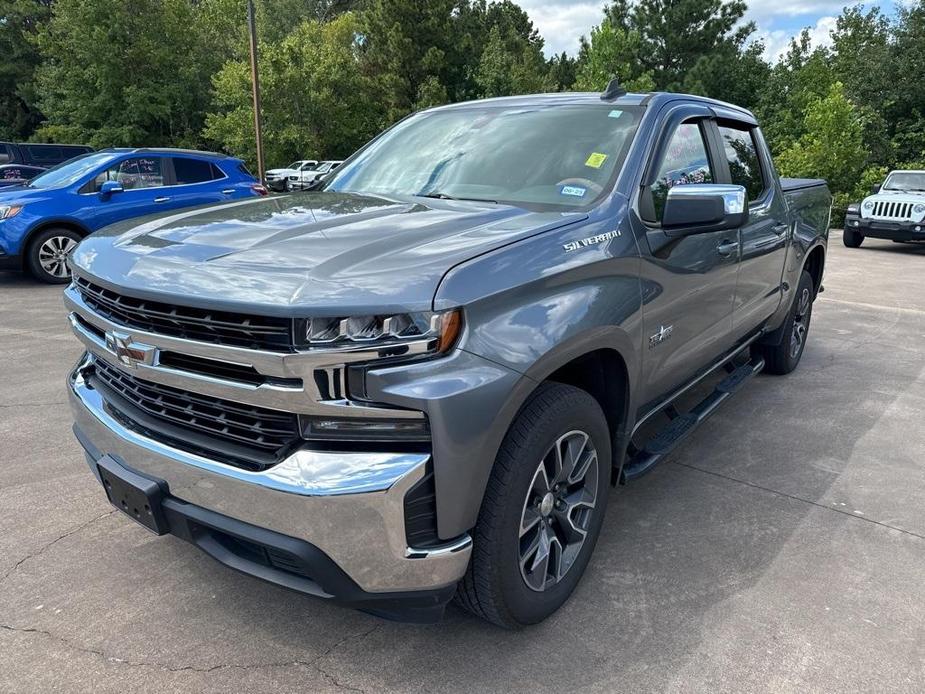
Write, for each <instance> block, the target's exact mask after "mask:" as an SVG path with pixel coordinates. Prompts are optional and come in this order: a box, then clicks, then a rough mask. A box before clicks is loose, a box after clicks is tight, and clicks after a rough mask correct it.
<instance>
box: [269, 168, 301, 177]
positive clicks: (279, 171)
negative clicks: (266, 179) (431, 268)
mask: <svg viewBox="0 0 925 694" xmlns="http://www.w3.org/2000/svg"><path fill="white" fill-rule="evenodd" d="M296 170H297V169H268V170H267V171H265V172H264V175H267V176H268V175H271V174H272V175H273V176H278V175H280V174H289V173H293V172H294V171H296Z"/></svg>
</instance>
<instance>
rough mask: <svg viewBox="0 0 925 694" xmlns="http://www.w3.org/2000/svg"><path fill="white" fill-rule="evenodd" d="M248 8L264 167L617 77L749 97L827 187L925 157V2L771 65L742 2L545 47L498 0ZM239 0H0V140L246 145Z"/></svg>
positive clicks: (784, 146)
mask: <svg viewBox="0 0 925 694" xmlns="http://www.w3.org/2000/svg"><path fill="white" fill-rule="evenodd" d="M255 4H256V7H257V28H258V35H259V41H260V71H261V76H262V83H263V97H264V99H263V111H264V113H263V116H264V133H265V138H266V149H267V152H268V163H270V164H271V165H275V164H280V163H284V162H285V161H287V160H291V159H295V158H299V157H303V156H311V157H340V156H345V155H347V154H349V153H350V152H352V151H353V150H355V149H356V148H357V147H359V146H361V145H362V144H363V143H364V142H365V141H367V140H368V139H369V138H370V137H372V136H373V135H374V134H375V133H376V132H378V131H379V130H381V129H382V128H384V127H387V126H388V125H390V124H391V123H393V122H395V121H396V120H398V119H400V118H402V117H404V116H406V115H407V114H408V113H410V112H411V111H413V110H415V109H418V108H424V107H428V106H432V105H436V104H442V103H446V102H452V101H461V100H466V99H477V98H482V97H489V96H505V95H510V94H519V93H528V92H539V91H558V90H568V89H579V90H600V89H603V88H604V86H605V85H606V84H607V82H608V81H609V80H610V79H611V77H613V76H615V75H616V76H617V77H619V78H620V79H621V81H622V82H623V84H624V85H625V86H626V87H628V88H629V89H633V90H640V91H641V90H649V89H656V90H669V91H684V92H691V93H695V94H703V95H705V96H710V97H714V98H717V99H721V100H724V101H729V102H732V103H736V104H739V105H742V106H745V107H748V108H750V109H752V110H754V111H755V112H756V115H757V116H758V117H759V120H760V121H761V123H762V126H763V130H764V132H765V135H766V136H767V138H768V142H769V144H770V146H771V148H772V151H773V153H774V154H775V156H777V157H779V158H780V162H781V168H783V169H785V170H787V171H788V172H791V173H794V172H799V173H801V174H803V175H813V176H822V175H825V176H828V177H829V178H830V179H831V181H832V185H833V189H835V190H837V192H838V193H839V195H842V196H849V195H856V194H858V191H859V190H862V189H863V187H865V186H867V185H868V184H869V180H870V179H872V178H875V177H876V176H878V175H881V172H882V171H883V169H884V168H890V167H894V166H896V165H898V164H899V163H901V162H917V161H918V162H921V161H922V160H925V89H922V87H921V76H922V75H923V74H925V41H923V40H922V37H923V36H925V0H910V1H909V2H905V3H900V4H898V5H897V8H896V9H895V11H892V12H891V13H889V14H887V13H886V12H885V11H881V10H879V9H877V8H876V7H873V8H871V7H865V6H862V5H857V6H849V7H846V8H845V9H844V10H843V11H842V12H841V14H840V16H839V17H838V19H837V22H836V25H835V29H834V31H833V33H832V37H831V42H830V44H829V45H821V46H820V45H813V44H812V42H811V41H810V33H809V32H808V31H804V32H802V33H801V34H799V35H798V36H796V37H795V38H794V39H793V40H792V42H791V44H790V46H789V48H788V50H787V51H786V52H785V53H784V55H783V56H782V57H781V58H780V59H779V60H775V61H773V62H769V61H767V60H766V59H765V58H764V47H763V45H762V44H761V43H760V42H759V41H757V40H756V38H755V35H754V26H753V25H752V24H751V23H750V22H748V21H746V17H747V13H746V5H745V2H744V0H612V1H611V2H608V3H607V5H606V6H605V7H604V13H603V15H604V16H603V18H602V21H601V22H600V24H598V25H597V26H595V27H589V31H588V34H587V35H586V37H583V38H582V39H581V41H580V43H579V45H578V46H577V49H578V50H577V55H576V56H575V57H572V56H570V55H568V54H566V53H560V54H558V55H554V56H552V57H550V58H548V59H547V58H546V57H545V56H544V53H543V47H544V45H543V38H542V36H541V35H540V33H539V32H538V31H537V29H536V27H535V26H534V25H533V23H532V22H531V20H530V17H529V15H528V14H527V13H526V12H525V11H524V9H523V8H522V7H520V6H519V5H518V4H517V3H516V2H515V1H514V0H415V1H414V2H409V1H408V0H255ZM245 8H246V3H245V1H244V0H133V2H131V3H129V2H118V1H117V2H113V1H112V0H2V4H0V138H6V139H9V138H15V139H19V138H32V139H43V140H52V141H62V140H71V141H81V142H87V143H89V144H92V145H96V146H100V147H103V146H112V145H135V146H139V145H164V146H199V147H218V148H224V149H226V150H228V151H230V152H233V153H235V154H239V155H242V156H245V157H246V158H248V159H250V160H251V161H253V157H254V154H253V150H254V144H253V135H252V131H253V126H252V123H253V113H252V106H251V98H250V71H249V65H248V58H249V49H248V41H247V29H246V21H245ZM825 109H833V110H832V111H831V112H825ZM840 128H844V129H840ZM858 128H860V135H858V132H859V131H858ZM828 146H831V147H833V148H834V149H833V150H832V155H831V156H827V155H826V154H825V152H826V147H828ZM862 155H863V156H862ZM833 162H838V164H837V165H834V164H833Z"/></svg>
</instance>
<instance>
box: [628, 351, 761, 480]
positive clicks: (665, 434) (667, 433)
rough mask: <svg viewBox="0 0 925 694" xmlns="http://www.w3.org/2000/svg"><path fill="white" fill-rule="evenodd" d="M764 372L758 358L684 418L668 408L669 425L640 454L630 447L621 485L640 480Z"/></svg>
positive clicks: (734, 373)
mask: <svg viewBox="0 0 925 694" xmlns="http://www.w3.org/2000/svg"><path fill="white" fill-rule="evenodd" d="M763 368H764V359H760V358H759V359H758V360H756V361H751V362H749V363H747V364H743V365H742V366H740V367H738V368H735V369H734V370H733V371H731V372H730V374H729V375H728V376H726V378H724V379H723V380H722V381H720V382H719V383H718V384H717V385H716V387H715V388H714V389H713V392H712V393H710V394H709V395H708V396H707V397H705V398H704V399H703V400H701V401H700V402H699V403H698V404H697V405H696V406H695V407H693V408H692V409H691V411H690V412H686V413H685V414H680V413H678V411H677V410H676V409H675V408H674V406H673V405H668V406H667V407H666V408H665V409H664V412H665V414H667V415H668V416H669V417H670V418H671V421H670V422H669V423H668V424H667V426H665V428H664V429H662V430H661V431H659V432H658V433H657V434H656V435H655V436H653V437H652V438H651V439H649V440H648V441H647V442H646V445H645V446H644V447H643V448H642V450H637V449H636V448H635V447H634V446H632V444H631V447H630V454H629V457H628V459H627V461H626V463H625V464H624V465H623V471H622V473H621V475H620V482H621V483H626V482H629V481H631V480H634V479H636V478H638V477H641V476H642V475H644V474H646V473H647V472H649V471H650V470H651V469H652V468H654V467H655V466H656V465H658V464H659V463H660V462H662V460H664V459H665V458H666V457H667V456H668V454H669V453H671V452H672V451H673V450H674V449H675V448H677V446H678V444H680V443H681V442H682V441H683V440H684V439H686V438H687V437H688V436H689V435H690V434H691V432H693V431H694V429H696V428H697V425H698V424H700V423H702V422H703V421H704V420H705V419H706V418H707V417H709V416H710V415H711V414H713V413H714V412H715V411H716V408H717V407H719V406H720V405H721V404H722V403H723V402H725V401H726V400H727V399H728V398H730V397H731V396H732V395H733V394H734V393H736V392H737V391H738V390H739V389H740V388H741V387H742V386H743V385H744V384H745V383H746V382H747V381H748V380H749V379H751V378H752V377H753V376H754V375H755V374H757V373H758V372H759V371H761V369H763Z"/></svg>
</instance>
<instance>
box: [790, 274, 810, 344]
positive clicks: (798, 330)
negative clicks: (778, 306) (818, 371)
mask: <svg viewBox="0 0 925 694" xmlns="http://www.w3.org/2000/svg"><path fill="white" fill-rule="evenodd" d="M809 304H810V296H809V289H807V288H806V287H804V288H803V291H802V292H801V293H800V298H799V300H798V301H797V306H796V312H795V313H794V315H793V329H792V330H791V332H790V357H791V358H794V359H795V358H796V357H797V356H799V354H800V351H801V350H802V349H803V343H804V342H806V331H807V330H808V329H809Z"/></svg>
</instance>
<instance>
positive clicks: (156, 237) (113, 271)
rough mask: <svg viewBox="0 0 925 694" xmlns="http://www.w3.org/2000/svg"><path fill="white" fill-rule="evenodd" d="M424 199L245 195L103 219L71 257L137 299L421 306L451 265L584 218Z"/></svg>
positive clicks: (289, 306)
mask: <svg viewBox="0 0 925 694" xmlns="http://www.w3.org/2000/svg"><path fill="white" fill-rule="evenodd" d="M426 203H427V204H424V203H422V202H421V201H420V199H419V198H413V199H408V200H395V199H385V198H379V197H370V196H359V195H350V194H343V193H312V194H296V195H286V196H275V197H270V198H253V199H248V200H243V201H239V202H233V203H228V204H225V205H218V206H212V207H207V208H197V209H192V210H187V211H184V212H180V213H176V214H173V215H170V216H159V217H154V218H147V219H144V220H137V219H136V220H133V221H132V222H130V223H121V224H118V225H114V226H112V227H108V228H107V229H104V230H102V231H100V232H97V233H96V234H93V235H91V236H89V237H88V238H87V239H85V240H84V241H83V242H82V243H81V244H80V246H79V247H78V248H77V250H76V251H75V252H74V254H73V257H72V264H73V265H74V268H75V271H76V272H77V273H78V274H82V275H88V276H90V277H91V278H95V279H96V280H98V281H99V282H100V283H101V284H103V285H109V286H111V287H113V288H117V289H118V288H121V289H125V290H126V293H130V294H133V295H136V296H139V297H142V298H152V299H164V298H165V296H169V297H172V298H175V299H176V302H177V303H189V304H192V305H201V306H209V307H213V308H227V309H231V310H244V309H245V308H246V309H248V310H251V311H253V310H255V309H256V310H257V311H259V312H260V313H264V314H267V315H287V316H289V315H291V316H296V315H318V316H324V315H328V316H330V315H349V314H351V313H361V314H362V313H388V312H398V311H405V310H409V311H423V310H429V309H430V308H431V306H432V302H433V297H434V294H435V293H436V290H437V286H438V285H439V283H440V280H441V279H442V277H443V276H444V274H446V272H447V271H448V270H449V269H450V268H452V267H453V266H455V265H457V264H459V263H461V262H463V261H465V260H467V259H469V258H473V257H475V256H477V255H480V254H482V253H485V252H487V251H490V250H492V249H495V248H499V247H501V246H503V245H506V244H509V243H512V242H514V241H517V240H519V239H522V238H526V237H528V236H532V235H534V234H536V233H540V232H543V231H546V230H550V229H554V228H559V227H561V226H563V225H565V224H569V223H572V222H575V221H578V220H581V219H584V218H586V215H585V214H584V213H580V212H531V211H528V210H525V209H522V208H518V207H512V206H508V205H494V204H491V203H475V202H463V201H449V200H432V201H431V200H427V201H426ZM139 222H140V223H139ZM181 297H182V299H181Z"/></svg>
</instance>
